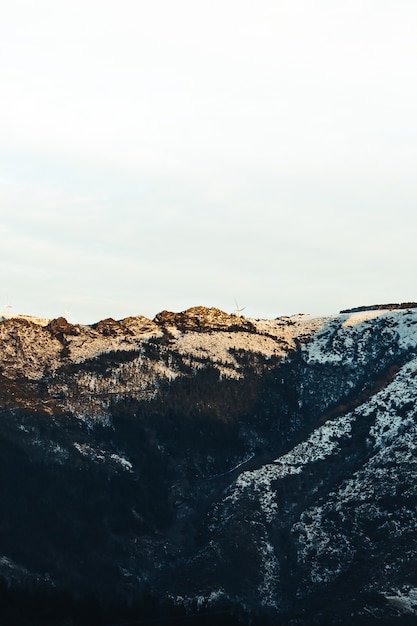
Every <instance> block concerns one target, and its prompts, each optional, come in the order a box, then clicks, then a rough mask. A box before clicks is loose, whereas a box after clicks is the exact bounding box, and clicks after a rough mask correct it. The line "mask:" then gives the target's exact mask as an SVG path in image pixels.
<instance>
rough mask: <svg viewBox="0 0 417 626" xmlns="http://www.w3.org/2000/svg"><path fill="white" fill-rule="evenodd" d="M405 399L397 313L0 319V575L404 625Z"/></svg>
mask: <svg viewBox="0 0 417 626" xmlns="http://www.w3.org/2000/svg"><path fill="white" fill-rule="evenodd" d="M416 404H417V309H415V308H410V309H407V308H403V309H396V310H392V309H386V310H384V309H383V308H379V309H378V310H374V311H372V310H366V311H357V312H351V313H343V314H338V315H334V316H329V317H326V318H316V317H311V316H308V315H297V316H293V317H282V318H277V319H276V320H255V319H246V318H243V317H238V316H236V315H228V314H226V313H224V312H222V311H219V310H218V309H208V308H205V307H194V308H192V309H189V310H187V311H184V312H182V313H171V312H167V311H163V312H162V313H160V314H159V315H157V316H156V318H155V319H154V320H152V321H151V320H148V319H146V318H144V317H141V316H138V317H131V318H127V319H124V320H120V321H115V320H112V319H107V320H103V321H101V322H99V323H97V324H95V325H93V326H80V325H73V324H69V323H68V322H67V321H66V320H64V319H63V318H59V319H57V320H51V321H47V320H37V319H36V318H30V317H29V316H25V318H22V317H20V318H19V317H18V318H11V319H3V321H0V409H1V415H2V432H1V437H0V463H1V465H2V466H1V467H0V473H1V475H3V476H13V477H14V478H13V480H14V481H15V487H14V490H10V489H9V487H8V486H7V485H6V483H4V484H3V487H2V489H3V491H2V497H3V502H4V510H5V511H6V513H5V517H4V520H5V521H4V523H3V522H2V523H1V524H0V540H1V543H0V545H1V546H2V547H1V548H0V566H1V567H0V575H1V576H3V578H5V579H7V580H8V581H9V582H10V583H11V584H12V582H13V581H25V580H26V581H29V580H30V581H32V580H39V581H43V582H42V584H47V583H46V582H45V581H51V584H52V585H61V586H64V587H66V588H68V589H70V590H71V591H73V592H79V591H80V590H82V591H83V592H84V591H91V592H93V593H94V594H97V595H99V596H103V595H104V596H105V595H106V594H109V593H110V594H112V593H113V594H114V595H115V596H116V595H118V596H121V597H125V598H132V597H139V596H140V594H141V593H142V591H143V590H145V589H146V590H151V591H152V592H153V593H155V594H159V595H160V596H162V597H167V596H168V597H170V598H171V599H172V601H173V602H177V603H182V604H184V605H185V606H195V603H196V602H197V604H198V605H199V606H205V607H212V608H215V607H216V606H218V605H219V603H224V602H227V603H229V605H230V606H234V607H239V610H248V611H251V612H252V613H254V612H255V613H256V612H259V611H260V612H261V613H262V612H264V613H265V615H269V616H270V618H271V619H272V620H274V619H278V618H279V619H282V620H288V621H291V620H292V621H291V623H292V624H294V625H296V624H307V623H317V624H318V623H323V624H325V623H353V622H355V620H362V622H363V623H367V622H366V620H367V619H369V620H371V619H374V620H377V621H378V620H380V619H381V620H382V619H385V618H387V617H389V618H390V619H391V618H392V619H394V620H396V619H403V618H404V619H405V617H406V616H409V617H410V619H414V617H413V616H416V619H417V607H416V597H417V575H416V573H415V572H416V571H417V568H416V567H415V565H416V557H417V552H416V544H415V538H416V529H417V491H416V488H415V485H416V483H417V461H416V459H417V455H416V445H417V415H416ZM63 484H65V489H64V490H63V489H62V485H63ZM34 493H36V494H38V497H37V498H36V499H33V494H34ZM16 494H17V495H16ZM27 507H30V508H31V511H32V514H31V519H32V524H31V526H32V527H31V532H28V525H27V523H26V522H24V521H23V522H22V521H21V520H22V519H24V514H23V511H24V510H26V509H27ZM22 515H23V518H22ZM17 520H20V521H19V523H17ZM58 528H61V529H64V534H65V537H66V539H65V541H64V543H62V533H59V532H58V530H57V529H58ZM75 529H77V530H75ZM103 546H105V548H103ZM86 554H87V556H85V555H86ZM83 555H84V556H83ZM103 571H106V572H108V573H107V574H106V575H98V573H99V572H103ZM174 573H175V575H174ZM13 584H15V583H13ZM16 584H17V583H16ZM348 613H349V620H350V621H349V620H348V621H347V622H346V621H344V620H345V618H346V616H347V615H348ZM312 616H314V617H312ZM404 616H405V617H404ZM309 620H310V621H309ZM314 620H316V621H314ZM370 623H371V622H370ZM372 623H373V622H372Z"/></svg>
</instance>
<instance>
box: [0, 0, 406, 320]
mask: <svg viewBox="0 0 417 626" xmlns="http://www.w3.org/2000/svg"><path fill="white" fill-rule="evenodd" d="M416 31H417V5H416V4H415V3H413V2H411V1H409V0H402V1H400V2H394V1H393V0H382V1H381V2H379V3H375V2H373V1H372V2H371V0H361V1H359V0H351V1H350V2H349V3H347V2H346V3H345V2H341V3H334V2H331V1H330V0H318V2H315V3H311V2H307V0H291V1H290V0H285V1H279V2H277V1H276V0H261V1H258V2H256V3H255V2H254V1H249V0H243V1H240V2H237V0H223V1H222V2H220V1H219V0H214V1H213V2H211V3H210V4H201V3H196V2H192V1H191V0H178V2H175V3H172V2H169V1H168V0H155V2H153V3H145V2H142V1H139V2H137V1H133V0H122V1H121V2H117V3H116V2H115V0H103V1H101V2H98V1H97V0H83V2H81V1H80V0H72V1H71V2H69V0H60V1H59V2H56V0H55V1H54V2H52V0H39V1H38V2H36V3H33V2H30V1H29V0H15V2H13V3H8V4H7V5H6V6H5V7H4V9H3V12H2V20H1V23H0V71H1V81H2V97H1V98H0V112H1V116H0V215H1V221H0V228H1V236H2V246H1V250H0V267H1V275H2V285H1V288H0V307H1V308H4V305H6V304H10V305H11V306H12V307H13V309H12V311H13V312H14V313H23V314H29V315H38V316H41V317H42V316H43V317H50V318H52V317H58V316H60V315H64V314H65V312H67V311H71V318H72V319H73V320H74V321H75V322H80V323H93V322H96V321H98V320H100V319H103V318H106V317H113V318H115V319H120V318H123V317H126V316H128V315H140V314H141V315H146V316H147V317H151V318H152V317H153V316H154V315H155V314H156V313H158V312H159V311H161V310H163V309H169V310H173V311H182V310H185V309H187V308H189V307H192V306H197V305H204V306H215V307H218V308H220V309H222V310H225V311H228V312H231V311H233V310H234V309H235V308H236V305H235V300H236V301H237V302H238V305H239V307H245V315H247V316H248V317H258V318H274V317H277V316H279V315H292V314H296V313H312V314H327V313H337V312H338V311H339V310H341V309H344V308H350V307H354V306H360V305H370V304H377V303H384V302H404V301H413V300H415V299H417V298H416V294H415V291H414V275H415V270H416V261H415V252H414V250H415V235H416V230H417V228H416V227H417V216H416V210H415V208H416V201H417V178H416V164H417V118H416V115H415V111H416V110H417V80H416V79H417V76H416V74H417V68H416V63H415V59H416V58H417V38H416V37H415V33H416Z"/></svg>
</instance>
